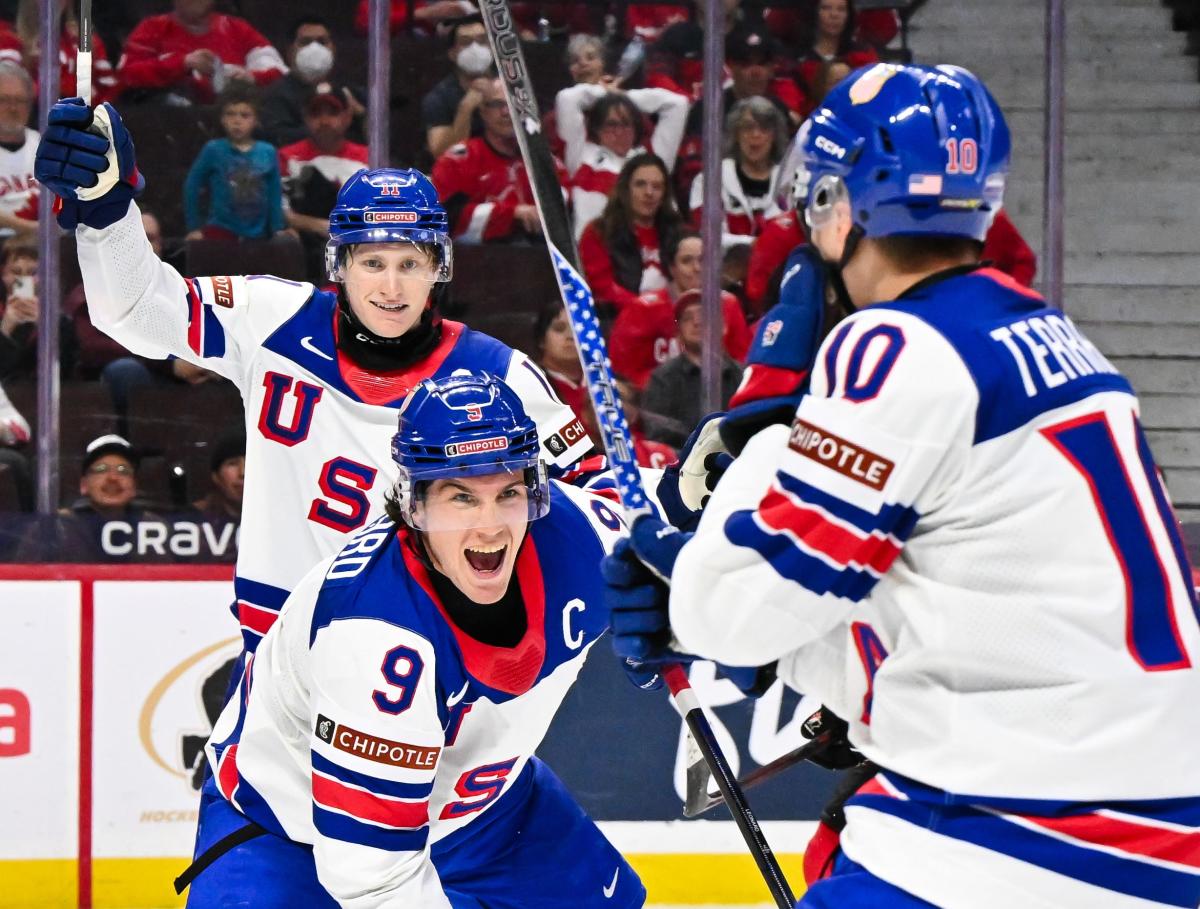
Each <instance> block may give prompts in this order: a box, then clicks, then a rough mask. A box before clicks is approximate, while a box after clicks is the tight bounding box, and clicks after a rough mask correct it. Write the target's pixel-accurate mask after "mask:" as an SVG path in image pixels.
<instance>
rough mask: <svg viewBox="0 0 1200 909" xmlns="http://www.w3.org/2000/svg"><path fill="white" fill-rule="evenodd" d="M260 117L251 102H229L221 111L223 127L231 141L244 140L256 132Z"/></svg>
mask: <svg viewBox="0 0 1200 909" xmlns="http://www.w3.org/2000/svg"><path fill="white" fill-rule="evenodd" d="M257 122H258V118H257V117H256V116H255V114H254V108H253V107H251V106H250V105H249V104H227V105H226V106H225V109H224V110H223V111H221V129H223V130H224V131H225V135H226V136H227V137H228V138H229V140H230V141H231V142H244V141H245V140H246V139H249V138H250V134H251V133H252V132H254V125H255V123H257Z"/></svg>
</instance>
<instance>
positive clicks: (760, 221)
mask: <svg viewBox="0 0 1200 909" xmlns="http://www.w3.org/2000/svg"><path fill="white" fill-rule="evenodd" d="M724 141H725V149H724V150H725V157H724V158H723V159H722V161H721V205H722V208H723V209H724V223H723V226H722V229H721V247H722V249H729V248H730V247H731V246H736V245H738V244H750V243H753V242H754V238H755V237H757V236H758V235H759V234H760V233H762V229H763V227H764V226H765V224H766V222H767V221H768V220H769V219H771V218H773V217H775V216H776V215H778V214H779V208H778V207H777V206H776V205H775V198H774V195H773V191H774V188H775V180H776V175H777V174H778V173H779V161H780V159H782V158H783V155H784V152H786V151H787V143H788V129H787V121H785V120H784V118H783V115H782V114H781V113H780V112H779V111H778V109H777V108H776V107H775V105H773V104H771V102H769V101H768V100H767V99H766V98H763V97H761V96H755V97H753V98H747V99H746V100H744V101H739V102H738V103H737V104H735V105H734V106H733V108H732V109H731V110H730V111H729V113H728V114H726V116H725V140H724ZM689 207H690V208H691V211H692V223H693V224H694V225H695V226H696V227H699V226H700V224H701V219H702V218H703V216H704V210H703V209H704V174H697V175H696V179H695V180H694V181H693V182H692V198H691V205H690V206H689Z"/></svg>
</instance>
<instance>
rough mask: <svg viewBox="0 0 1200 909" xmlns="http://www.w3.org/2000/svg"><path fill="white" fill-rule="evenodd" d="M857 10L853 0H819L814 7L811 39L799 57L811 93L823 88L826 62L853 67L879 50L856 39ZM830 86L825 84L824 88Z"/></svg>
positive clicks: (871, 59) (863, 63) (870, 59)
mask: <svg viewBox="0 0 1200 909" xmlns="http://www.w3.org/2000/svg"><path fill="white" fill-rule="evenodd" d="M855 27H856V14H855V11H854V4H853V2H851V0H818V2H817V3H815V4H814V5H813V7H812V13H811V19H810V20H809V22H808V26H807V33H808V34H809V35H811V36H812V37H811V39H810V40H811V43H810V44H809V46H808V48H807V49H806V53H805V56H804V58H803V59H802V60H801V61H800V67H799V77H800V82H801V84H802V85H803V86H804V87H805V90H806V91H807V92H808V93H809V94H812V95H816V94H817V93H818V92H819V91H820V88H819V86H820V83H821V82H822V81H825V82H828V76H826V78H825V79H824V80H822V78H821V76H822V73H821V68H822V65H823V64H827V63H831V62H833V61H835V60H836V61H838V62H841V63H844V64H846V66H848V67H849V68H850V69H851V70H855V69H858V68H859V67H860V66H866V65H867V64H869V63H875V62H876V61H878V60H879V54H878V53H876V52H875V49H874V48H873V47H871V46H870V45H867V44H861V43H859V42H858V41H857V40H856V39H855V37H854V36H855ZM829 87H831V86H829V85H826V86H825V89H826V90H828V88H829Z"/></svg>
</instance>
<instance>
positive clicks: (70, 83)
mask: <svg viewBox="0 0 1200 909" xmlns="http://www.w3.org/2000/svg"><path fill="white" fill-rule="evenodd" d="M53 2H57V4H58V60H59V73H58V94H59V96H60V97H63V98H71V97H74V96H75V95H77V94H78V92H77V91H76V88H75V65H76V56H77V55H78V53H79V19H78V18H77V17H76V15H75V4H74V3H68V2H65V0H53ZM43 5H44V0H19V2H18V3H17V21H16V26H17V28H16V32H15V33H14V32H10V31H7V30H5V31H0V54H3V52H4V51H5V50H8V49H10V48H11V47H12V46H13V43H14V42H15V45H16V46H15V49H16V51H17V53H18V54H19V59H20V60H21V62H23V63H24V64H25V68H26V69H28V70H29V72H30V73H31V74H36V73H37V72H38V66H39V58H40V57H41V40H42V34H41V32H42V23H41V7H42V6H43ZM116 94H117V74H116V72H115V71H114V70H113V65H112V63H110V62H109V59H108V51H107V50H105V48H104V41H103V40H102V39H101V38H100V36H99V35H98V34H96V33H95V32H94V31H93V32H92V103H93V104H101V103H103V102H104V101H111V100H113V98H115V97H116Z"/></svg>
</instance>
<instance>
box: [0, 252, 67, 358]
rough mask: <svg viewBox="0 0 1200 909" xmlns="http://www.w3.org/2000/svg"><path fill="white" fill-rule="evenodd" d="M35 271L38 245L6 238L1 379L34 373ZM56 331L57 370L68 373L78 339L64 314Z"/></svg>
mask: <svg viewBox="0 0 1200 909" xmlns="http://www.w3.org/2000/svg"><path fill="white" fill-rule="evenodd" d="M37 275H38V249H37V247H36V246H32V245H25V244H20V243H16V242H14V241H9V243H8V244H7V245H6V246H5V247H4V254H3V266H2V267H0V281H2V282H3V286H4V297H5V299H4V309H3V312H2V313H0V381H7V380H9V379H17V378H20V379H30V380H32V379H34V378H36V376H37V329H38V323H39V322H40V320H41V310H42V305H41V301H40V299H39V297H38V280H37ZM58 333H59V335H58V342H59V348H58V349H59V369H60V373H61V374H62V375H64V376H70V375H71V374H72V373H73V371H74V369H75V357H76V351H77V350H78V342H77V341H76V338H75V331H74V329H73V328H72V326H71V320H70V319H68V318H67V317H66V316H65V315H60V316H59V327H58Z"/></svg>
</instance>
